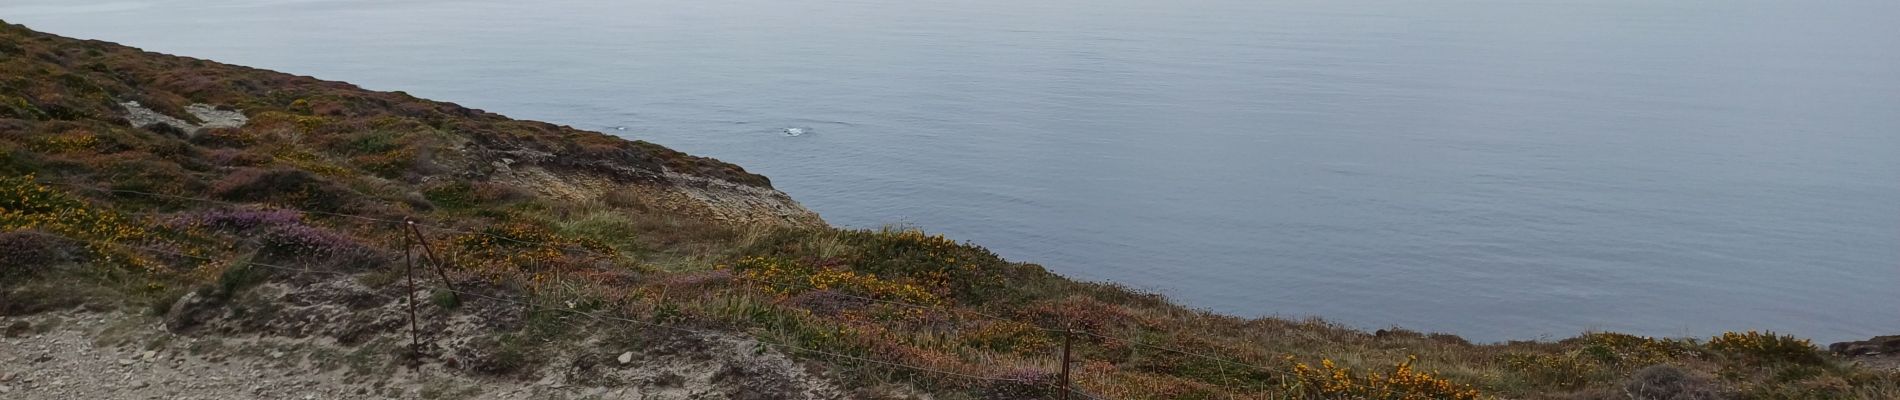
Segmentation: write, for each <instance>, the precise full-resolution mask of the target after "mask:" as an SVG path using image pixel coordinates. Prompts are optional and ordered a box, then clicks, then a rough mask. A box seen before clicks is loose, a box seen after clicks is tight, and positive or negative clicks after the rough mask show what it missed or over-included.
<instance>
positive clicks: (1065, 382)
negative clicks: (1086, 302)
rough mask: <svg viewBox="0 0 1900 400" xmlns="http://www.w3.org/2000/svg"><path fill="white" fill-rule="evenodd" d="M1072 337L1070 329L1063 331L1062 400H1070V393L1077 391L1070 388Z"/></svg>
mask: <svg viewBox="0 0 1900 400" xmlns="http://www.w3.org/2000/svg"><path fill="white" fill-rule="evenodd" d="M1071 336H1073V335H1071V334H1070V330H1069V329H1063V330H1062V400H1069V392H1072V391H1075V389H1072V388H1070V386H1069V362H1070V361H1069V342H1071V341H1072V340H1071V339H1070V337H1071Z"/></svg>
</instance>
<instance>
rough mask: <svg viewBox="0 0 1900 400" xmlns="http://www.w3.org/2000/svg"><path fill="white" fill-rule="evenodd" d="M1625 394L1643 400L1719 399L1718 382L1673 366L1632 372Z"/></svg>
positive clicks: (1624, 389) (1652, 366) (1647, 368)
mask: <svg viewBox="0 0 1900 400" xmlns="http://www.w3.org/2000/svg"><path fill="white" fill-rule="evenodd" d="M1623 393H1625V394H1628V395H1629V398H1631V399H1639V400H1716V399H1720V398H1722V395H1721V391H1720V390H1719V389H1718V388H1717V387H1716V385H1715V382H1713V381H1711V380H1709V379H1708V378H1704V377H1700V376H1695V375H1692V374H1690V373H1688V372H1684V371H1683V370H1682V369H1680V368H1676V367H1674V366H1669V365H1660V364H1659V365H1651V366H1648V367H1643V369H1639V370H1636V372H1635V373H1633V374H1630V378H1629V380H1628V381H1626V382H1625V383H1623Z"/></svg>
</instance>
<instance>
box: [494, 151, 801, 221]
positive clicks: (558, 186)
mask: <svg viewBox="0 0 1900 400" xmlns="http://www.w3.org/2000/svg"><path fill="white" fill-rule="evenodd" d="M484 152H485V153H488V154H485V155H484V156H478V157H479V158H486V159H489V160H491V161H489V162H488V163H487V165H486V167H488V170H489V174H490V175H489V178H490V179H498V180H503V181H507V182H510V183H514V184H515V185H516V186H520V187H528V188H534V189H535V190H537V191H539V192H540V193H541V194H542V195H545V196H550V197H554V198H560V199H566V200H587V199H603V198H608V197H615V196H621V197H633V198H639V199H641V201H642V202H644V203H646V204H647V205H649V206H651V207H655V208H657V209H658V211H662V212H665V213H668V214H677V215H683V216H694V217H698V218H702V219H706V220H712V221H720V222H724V223H730V224H738V225H781V226H794V227H818V226H824V224H825V221H824V220H823V219H821V218H819V217H818V214H817V213H814V212H812V211H811V210H808V209H806V208H805V207H804V206H803V205H800V204H798V202H797V201H795V200H792V197H791V196H788V195H786V194H785V193H784V192H780V191H778V190H777V189H773V188H771V187H770V186H757V185H748V184H743V183H738V182H733V181H729V180H725V179H721V178H715V177H707V176H699V175H689V174H684V173H679V172H674V171H672V170H670V169H669V168H667V167H664V166H661V167H659V168H658V170H648V169H642V168H637V167H635V166H629V165H624V164H616V163H612V162H599V163H597V164H595V165H591V166H590V167H588V168H577V167H575V166H574V165H573V162H574V161H573V160H562V159H561V157H560V156H557V155H555V154H552V153H545V152H538V151H527V150H515V151H498V150H492V149H490V150H486V151H484Z"/></svg>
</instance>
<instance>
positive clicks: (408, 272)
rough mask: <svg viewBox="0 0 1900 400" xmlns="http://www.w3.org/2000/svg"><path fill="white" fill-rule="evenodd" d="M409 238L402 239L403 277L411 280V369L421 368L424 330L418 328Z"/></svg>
mask: <svg viewBox="0 0 1900 400" xmlns="http://www.w3.org/2000/svg"><path fill="white" fill-rule="evenodd" d="M411 247H413V246H411V245H410V244H409V236H408V235H403V237H402V265H403V269H402V271H403V275H405V276H407V277H408V278H409V358H410V360H409V368H419V367H420V364H421V360H422V330H421V329H420V328H418V327H417V326H416V263H415V261H414V260H412V259H410V258H409V251H410V250H413V249H412V248H411Z"/></svg>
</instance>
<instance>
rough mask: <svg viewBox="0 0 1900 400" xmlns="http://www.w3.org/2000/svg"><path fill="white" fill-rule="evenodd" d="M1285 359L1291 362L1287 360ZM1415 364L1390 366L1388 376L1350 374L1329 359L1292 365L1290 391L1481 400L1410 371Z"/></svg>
mask: <svg viewBox="0 0 1900 400" xmlns="http://www.w3.org/2000/svg"><path fill="white" fill-rule="evenodd" d="M1288 357H1289V360H1288V361H1289V362H1292V360H1291V356H1288ZM1415 362H1418V357H1410V358H1408V359H1407V360H1406V361H1404V362H1400V363H1399V364H1398V365H1396V366H1393V367H1392V370H1391V371H1390V372H1381V371H1370V370H1368V371H1354V370H1353V369H1352V368H1346V367H1340V366H1338V365H1335V364H1334V363H1333V360H1330V359H1322V360H1320V366H1319V367H1318V368H1314V367H1312V366H1310V365H1307V364H1305V363H1300V362H1292V364H1293V368H1292V369H1293V378H1294V380H1295V382H1296V386H1295V387H1294V388H1293V390H1292V391H1293V392H1297V393H1299V394H1301V395H1303V396H1306V397H1309V398H1313V397H1317V398H1327V399H1341V398H1345V399H1363V400H1425V399H1438V400H1476V399H1478V398H1480V397H1481V394H1480V393H1479V391H1478V389H1477V388H1473V387H1471V386H1470V385H1460V384H1456V383H1452V382H1451V381H1449V380H1445V379H1443V378H1439V377H1437V376H1435V375H1433V374H1432V373H1428V372H1424V371H1419V370H1417V369H1414V368H1413V367H1412V364H1413V363H1415Z"/></svg>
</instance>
